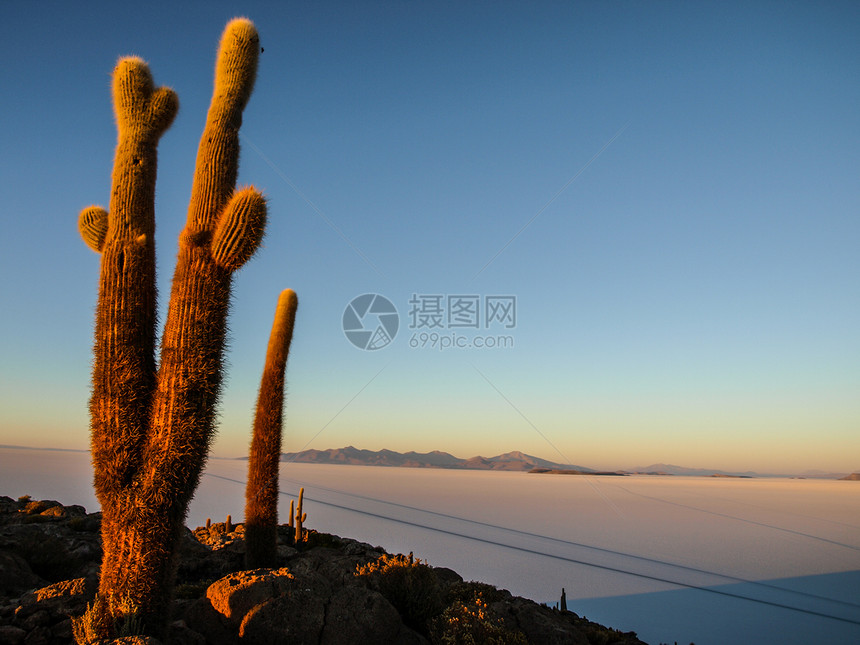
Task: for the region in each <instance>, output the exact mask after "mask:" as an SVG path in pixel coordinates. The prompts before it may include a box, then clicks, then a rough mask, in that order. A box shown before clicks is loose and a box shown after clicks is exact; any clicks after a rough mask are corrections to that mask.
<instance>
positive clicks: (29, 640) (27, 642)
mask: <svg viewBox="0 0 860 645" xmlns="http://www.w3.org/2000/svg"><path fill="white" fill-rule="evenodd" d="M50 643H51V630H50V629H48V628H47V627H45V626H44V625H40V626H39V627H36V628H34V629H33V630H31V631H30V632H29V633H28V634H27V636H26V637H25V638H24V645H50Z"/></svg>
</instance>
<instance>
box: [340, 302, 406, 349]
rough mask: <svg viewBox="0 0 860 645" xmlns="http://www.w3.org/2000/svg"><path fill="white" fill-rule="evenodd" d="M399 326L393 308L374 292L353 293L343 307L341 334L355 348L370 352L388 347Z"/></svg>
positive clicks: (390, 303) (396, 314) (395, 310)
mask: <svg viewBox="0 0 860 645" xmlns="http://www.w3.org/2000/svg"><path fill="white" fill-rule="evenodd" d="M399 327H400V315H399V314H398V313H397V308H396V307H395V306H394V304H393V303H392V302H391V301H390V300H389V299H388V298H386V297H385V296H380V295H379V294H378V293H365V294H364V295H361V296H357V297H355V298H353V299H352V300H351V301H350V303H349V304H348V305H347V306H346V309H344V310H343V333H344V334H345V335H346V338H347V340H348V341H349V342H351V343H352V344H353V345H355V346H356V347H358V348H359V349H365V350H367V351H373V350H377V349H382V348H383V347H386V346H388V345H389V344H391V341H392V340H394V337H395V336H396V335H397V329H398V328H399Z"/></svg>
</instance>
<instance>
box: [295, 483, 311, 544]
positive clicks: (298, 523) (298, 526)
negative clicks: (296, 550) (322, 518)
mask: <svg viewBox="0 0 860 645" xmlns="http://www.w3.org/2000/svg"><path fill="white" fill-rule="evenodd" d="M304 497H305V489H304V487H302V488H300V489H299V503H298V505H297V506H296V542H301V541H302V524H304V523H305V520H306V519H308V514H307V513H302V500H303V499H304Z"/></svg>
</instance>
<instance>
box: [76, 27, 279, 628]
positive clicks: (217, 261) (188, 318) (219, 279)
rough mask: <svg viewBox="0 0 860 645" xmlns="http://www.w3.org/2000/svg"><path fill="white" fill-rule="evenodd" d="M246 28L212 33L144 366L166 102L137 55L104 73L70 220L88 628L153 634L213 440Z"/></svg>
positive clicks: (260, 207) (249, 41) (246, 243)
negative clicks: (90, 329)
mask: <svg viewBox="0 0 860 645" xmlns="http://www.w3.org/2000/svg"><path fill="white" fill-rule="evenodd" d="M258 52H259V37H258V35H257V31H256V29H255V27H254V25H253V24H252V23H251V22H250V21H249V20H246V19H236V20H233V21H231V22H230V23H229V24H228V25H227V27H226V29H225V31H224V34H223V36H222V39H221V43H220V46H219V52H218V61H217V64H216V76H215V88H214V92H213V97H212V103H211V106H210V108H209V114H208V117H207V122H206V127H205V130H204V132H203V136H202V138H201V141H200V147H199V150H198V154H197V165H196V169H195V173H194V181H193V186H192V191H191V202H190V205H189V211H188V220H187V223H186V226H185V229H184V230H183V232H182V233H181V234H180V238H179V257H178V259H177V264H176V270H175V273H174V278H173V285H172V291H171V297H170V303H169V306H168V313H167V319H166V322H165V328H164V335H163V337H162V342H161V355H160V363H159V366H158V370H157V371H156V365H155V320H156V316H155V312H156V291H155V247H154V232H155V213H154V194H155V179H156V147H157V144H158V140H159V138H160V136H161V134H162V133H163V132H164V131H165V130H166V129H167V127H168V126H169V125H170V123H171V122H172V119H173V117H174V115H175V113H176V110H177V107H178V101H177V99H176V95H175V93H174V92H173V91H172V90H170V89H166V88H158V89H156V88H155V87H154V84H153V81H152V76H151V74H150V72H149V68H148V67H147V65H146V63H144V62H143V61H142V60H141V59H139V58H124V59H121V60H120V61H119V63H118V64H117V66H116V68H115V70H114V74H113V99H114V111H115V113H116V122H117V129H118V131H119V136H118V143H117V149H116V155H115V158H114V168H113V174H112V189H111V201H110V209H109V211H105V210H104V209H101V208H99V207H96V206H93V207H89V208H87V209H85V210H84V211H83V212H82V213H81V214H80V217H79V220H78V228H79V231H80V233H81V236H82V237H83V239H84V241H85V242H86V244H87V245H88V246H89V247H90V248H92V249H93V250H95V251H97V252H99V253H100V254H101V277H100V281H99V297H98V304H97V308H96V327H95V346H94V353H95V359H94V362H93V390H92V395H91V398H90V416H91V437H92V440H91V444H92V458H93V468H94V472H95V476H94V484H95V489H96V495H97V497H98V499H99V502H100V503H101V506H102V511H103V520H102V542H103V549H104V556H103V561H102V568H101V577H100V581H99V596H98V599H97V602H96V603H94V605H93V607H92V608H91V609H90V610H89V612H88V616H87V620H88V621H89V623H90V624H91V625H94V626H96V627H97V630H98V633H99V635H100V636H101V637H104V638H106V637H109V636H111V634H110V631H111V628H110V625H112V624H116V623H117V622H118V621H121V620H122V619H124V617H125V616H127V615H129V614H134V615H136V616H140V617H141V620H142V624H143V628H144V630H145V631H146V632H147V633H149V634H152V635H153V636H156V637H159V636H162V637H163V636H164V633H165V630H166V625H167V618H168V610H169V605H170V596H171V589H172V585H173V571H174V568H175V559H176V550H177V545H178V540H179V537H180V535H181V530H182V527H183V524H184V519H185V515H186V512H187V508H188V503H189V501H190V500H191V497H192V495H193V492H194V489H195V488H196V487H197V484H198V482H199V478H200V473H201V471H202V469H203V465H204V463H205V460H206V456H207V453H208V449H209V444H210V442H211V440H212V435H213V421H214V415H215V407H216V403H217V399H218V393H219V389H220V383H221V357H222V353H223V348H224V336H225V331H226V316H227V310H228V306H229V300H230V284H231V274H232V272H233V271H235V270H236V269H238V268H239V267H241V266H242V264H243V263H244V262H246V261H247V260H248V259H249V258H250V256H251V255H252V254H253V253H254V251H255V250H256V248H257V246H258V245H259V243H260V240H261V238H262V234H263V229H264V226H265V219H266V205H265V201H264V199H263V197H262V195H261V194H260V193H259V192H257V191H256V190H255V189H253V188H244V189H240V190H236V189H235V183H236V175H237V171H238V154H239V140H238V128H239V126H240V124H241V121H242V110H243V109H244V107H245V104H246V103H247V101H248V98H249V96H250V93H251V90H252V88H253V84H254V77H255V74H256V66H257V57H258Z"/></svg>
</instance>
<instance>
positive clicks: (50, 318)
mask: <svg viewBox="0 0 860 645" xmlns="http://www.w3.org/2000/svg"><path fill="white" fill-rule="evenodd" d="M2 11H3V13H4V23H5V24H6V25H7V30H6V36H5V37H4V39H3V41H2V43H0V50H2V56H3V59H4V60H5V61H6V63H5V64H4V65H3V66H2V69H0V79H2V84H3V87H4V88H5V91H4V93H3V94H4V95H3V99H2V102H0V111H2V112H0V113H2V116H3V122H4V126H5V127H4V134H3V138H2V142H3V143H2V153H0V199H2V203H3V209H2V218H3V228H4V231H5V234H4V235H3V236H2V237H1V238H0V245H2V248H0V268H2V272H3V275H4V276H5V278H4V279H3V281H2V283H0V284H2V300H3V302H4V303H5V306H4V308H3V309H4V313H3V316H2V318H0V338H2V343H3V346H2V353H3V362H2V370H0V385H2V389H0V410H2V417H0V443H4V444H15V445H36V446H58V447H69V448H84V447H86V446H87V444H88V429H87V424H88V419H87V409H86V400H87V396H88V387H89V384H88V380H89V369H90V360H91V358H90V356H91V345H92V322H93V312H94V306H95V296H96V283H97V277H98V257H97V256H96V255H95V254H93V253H92V252H91V251H90V250H89V249H88V248H87V247H86V246H85V245H84V244H83V243H82V242H81V240H80V238H79V237H78V234H77V232H76V221H77V214H78V212H79V211H80V210H81V209H82V208H83V207H85V206H88V205H89V204H92V203H98V204H103V205H107V202H108V199H109V192H110V172H111V166H112V162H113V148H114V145H115V141H116V131H115V127H114V122H113V113H112V106H111V102H110V92H109V83H110V72H111V70H112V68H113V65H114V63H115V62H116V59H117V58H118V57H119V56H121V55H129V54H135V55H139V56H141V57H143V58H144V59H145V60H147V61H148V62H149V64H150V67H151V70H152V73H153V76H154V78H155V81H156V83H157V84H160V85H161V84H163V85H169V86H171V87H173V88H174V89H175V90H176V92H177V93H178V95H179V100H180V110H179V114H178V116H177V118H176V120H175V121H174V123H173V125H172V127H171V128H170V130H168V131H167V133H166V134H165V135H164V137H163V138H162V140H161V144H160V147H159V177H158V187H157V194H156V218H157V249H158V250H157V253H158V260H157V261H158V268H159V285H160V286H159V289H160V294H161V295H162V298H161V302H160V306H161V309H162V312H163V311H164V308H165V307H166V304H167V302H166V298H167V296H168V294H169V285H170V278H171V276H172V270H173V264H174V259H175V253H176V239H177V236H178V234H179V231H180V230H181V228H182V226H183V223H184V219H185V214H186V208H187V204H188V196H189V192H190V184H191V176H192V173H193V164H194V159H195V155H196V149H197V142H198V139H199V137H200V133H201V131H202V128H203V123H204V119H205V114H206V109H207V107H208V103H209V99H210V97H211V91H212V86H211V83H212V74H213V63H214V55H215V49H216V46H217V42H218V38H219V36H220V33H221V31H222V29H223V27H224V24H225V23H226V22H227V21H228V20H229V19H230V18H231V17H234V16H236V15H246V16H248V17H249V18H251V19H252V20H254V22H255V23H256V24H257V27H258V29H259V32H260V35H261V42H262V46H263V48H264V52H263V53H262V55H261V58H260V67H259V72H258V78H257V84H256V88H255V91H254V94H253V96H252V98H251V101H250V103H249V105H248V107H247V109H246V111H245V118H244V125H243V128H242V136H243V149H242V157H241V166H240V178H239V180H240V183H243V184H254V185H256V186H258V187H259V188H260V189H262V190H263V191H264V192H265V194H266V195H267V197H268V199H269V213H270V220H269V226H268V233H267V237H266V240H265V242H264V246H263V248H262V249H261V250H260V251H259V252H258V254H257V256H256V257H255V259H254V260H252V262H251V263H249V264H248V265H247V266H246V267H244V268H243V269H242V270H241V271H240V273H239V274H237V276H236V278H235V279H234V298H233V309H232V312H231V316H230V328H231V335H230V349H229V352H228V354H227V363H228V368H227V377H226V387H225V389H224V392H223V396H222V402H221V406H220V425H219V428H220V429H219V436H218V439H217V441H216V443H215V445H214V449H213V454H215V455H218V456H239V455H242V454H244V453H245V452H246V450H247V443H248V441H249V435H250V425H251V419H252V413H253V406H254V402H255V396H256V388H257V385H258V383H259V376H260V370H261V367H262V362H263V358H264V354H265V348H266V342H267V337H268V332H269V328H270V326H271V320H272V316H273V313H274V307H275V303H276V301H277V296H278V293H279V292H280V291H281V290H282V289H283V288H286V287H291V288H293V289H295V290H296V292H297V293H298V296H299V301H300V306H299V314H298V318H297V323H296V335H295V339H294V343H293V349H292V354H291V357H290V363H289V366H288V402H287V424H286V430H285V441H284V446H285V449H286V450H298V449H301V448H304V447H313V448H320V449H324V448H331V447H340V446H344V445H348V444H352V445H355V446H358V447H362V448H370V449H380V448H389V449H393V450H401V451H405V450H418V451H426V450H433V449H440V450H446V451H449V452H452V453H454V454H456V455H458V456H463V457H466V456H472V455H475V454H482V455H485V456H489V455H493V454H498V453H501V452H506V451H508V450H514V449H518V450H523V451H525V452H528V453H531V454H535V455H539V456H542V457H545V458H548V459H553V460H556V461H570V462H573V463H576V464H581V465H586V466H591V467H598V468H619V467H632V466H637V465H648V464H650V463H653V462H657V461H662V462H670V463H681V464H683V465H689V466H701V467H721V468H727V469H738V470H746V469H755V470H760V471H767V472H791V471H797V470H803V469H806V468H819V469H824V470H836V471H856V470H860V461H858V459H860V458H858V455H860V432H858V430H860V396H858V392H860V368H858V365H860V340H858V334H857V332H856V327H857V322H858V320H860V306H858V291H857V282H858V275H860V260H858V253H857V248H858V243H860V218H858V213H860V181H858V176H860V173H858V171H860V153H858V151H860V109H858V108H860V44H858V39H857V37H856V36H857V33H858V32H859V31H860V6H858V5H857V4H856V3H850V2H845V3H783V2H774V3H746V2H745V3H733V2H728V3H724V2H721V3H706V2H703V3H685V2H678V3H669V2H657V3H633V2H611V3H597V2H576V3H543V2H538V3H505V2H494V3H489V2H470V3H419V2H364V3H353V2H344V3H333V2H321V3H316V4H313V5H305V4H304V3H274V2H272V3H265V2H259V3H241V2H232V3H224V2H210V3H175V2H174V3H160V2H153V3H148V4H144V5H141V4H139V3H137V4H135V5H126V4H125V3H85V4H83V5H80V6H76V7H75V9H74V10H70V9H69V8H67V6H66V5H65V4H62V3H59V2H57V3H50V2H48V3H41V4H39V5H33V4H28V3H16V4H10V5H6V6H4V8H3V10H2ZM500 251H501V252H500ZM488 263H489V264H488ZM364 293H379V294H382V295H384V296H386V297H387V298H388V299H389V300H390V301H391V302H392V303H394V305H395V306H396V307H397V309H398V312H399V314H400V329H399V332H398V335H397V336H396V337H395V338H394V340H393V341H392V342H391V343H390V345H388V346H387V347H384V348H382V349H380V350H377V351H362V350H360V349H357V348H356V347H354V346H353V345H351V344H350V343H349V341H348V340H347V339H346V337H345V336H344V334H343V332H342V329H341V318H342V315H343V311H344V309H345V307H346V306H347V304H348V303H349V302H350V300H352V298H354V297H355V296H358V295H360V294H364ZM413 294H418V295H434V294H435V295H471V296H478V297H479V302H481V303H483V302H484V300H483V299H484V298H485V297H486V296H493V295H513V296H516V307H517V321H516V327H515V328H512V329H499V328H498V326H496V327H494V328H490V329H486V328H484V329H478V330H474V329H471V330H461V329H453V328H450V327H447V326H443V328H442V329H440V330H435V331H437V333H438V332H441V333H442V334H447V335H449V336H450V334H451V333H452V332H453V333H458V334H460V335H461V337H465V338H466V339H467V341H474V337H475V336H476V335H482V336H491V337H492V338H496V336H498V335H506V336H509V337H510V338H511V339H512V342H513V347H507V348H494V349H486V348H483V349H477V348H474V347H471V348H457V349H446V350H444V351H440V350H439V349H438V348H436V349H434V348H431V347H417V348H415V347H410V340H412V344H416V343H418V344H419V345H420V344H421V339H422V338H423V337H421V336H420V333H421V332H429V331H430V330H427V329H410V328H409V323H410V322H411V321H410V316H409V309H410V305H409V300H410V298H411V297H412V296H413ZM162 319H163V316H162ZM368 320H370V319H369V318H368ZM416 334H418V335H416ZM427 338H428V343H427V344H428V345H429V344H430V342H429V338H430V337H427Z"/></svg>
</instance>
